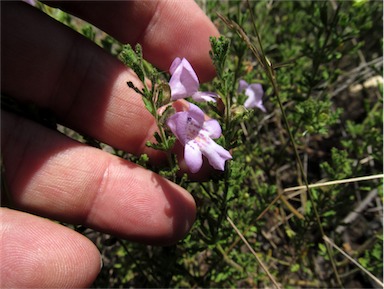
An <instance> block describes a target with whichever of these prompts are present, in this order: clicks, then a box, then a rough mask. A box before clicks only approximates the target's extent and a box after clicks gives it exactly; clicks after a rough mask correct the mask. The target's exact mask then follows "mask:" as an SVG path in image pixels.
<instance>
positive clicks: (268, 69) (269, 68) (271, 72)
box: [247, 0, 344, 288]
mask: <svg viewBox="0 0 384 289" xmlns="http://www.w3.org/2000/svg"><path fill="white" fill-rule="evenodd" d="M247 3H248V7H249V10H250V14H251V18H252V24H253V29H254V31H255V34H256V37H257V42H258V44H259V48H260V52H261V53H260V54H259V55H261V56H262V57H261V60H262V61H261V64H262V65H263V66H264V70H265V71H266V72H267V76H268V78H269V80H270V82H271V84H272V87H273V90H274V94H275V96H276V99H277V102H278V104H279V108H280V111H281V113H282V117H283V121H284V125H285V128H286V130H287V132H288V135H289V139H290V142H291V144H292V147H293V150H294V154H295V158H296V161H297V164H298V166H299V171H300V173H301V175H302V177H303V181H304V184H305V186H306V188H307V192H308V196H309V199H310V202H311V204H312V208H313V212H314V214H315V219H316V222H317V224H318V227H319V230H320V234H321V236H322V238H324V237H325V236H326V235H325V232H324V229H323V226H322V224H321V219H320V215H319V212H318V210H317V206H316V203H315V200H314V198H313V195H312V191H311V189H310V187H309V183H308V179H307V176H306V173H305V171H304V167H303V163H302V161H301V158H300V155H299V152H298V150H297V146H296V142H295V140H294V138H293V135H292V132H291V129H290V126H289V123H288V119H287V116H286V114H285V110H284V107H283V104H282V101H281V99H280V94H279V87H278V85H277V82H276V77H275V73H274V69H273V67H272V64H271V63H270V62H269V61H268V60H267V58H266V57H265V54H264V50H263V46H262V43H261V39H260V35H259V33H258V30H257V28H256V24H255V23H256V22H255V18H254V15H253V11H252V8H251V5H250V4H249V0H247ZM259 55H258V56H259ZM325 246H326V249H327V254H328V256H329V259H330V261H331V264H332V269H333V272H334V274H335V277H336V280H337V283H338V284H339V286H340V287H341V288H344V286H343V284H342V282H341V279H340V276H339V274H338V272H337V268H336V263H335V260H334V258H333V255H332V251H331V248H330V246H329V244H327V242H325Z"/></svg>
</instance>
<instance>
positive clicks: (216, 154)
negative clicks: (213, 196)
mask: <svg viewBox="0 0 384 289" xmlns="http://www.w3.org/2000/svg"><path fill="white" fill-rule="evenodd" d="M202 153H203V155H205V156H206V157H207V159H208V162H209V164H210V165H211V166H212V167H214V168H215V169H217V170H221V171H224V167H225V161H227V160H229V159H232V156H231V154H230V153H229V152H228V151H227V150H226V149H224V148H223V147H222V146H220V145H218V144H217V143H215V142H214V141H212V140H211V141H210V142H209V144H208V145H206V146H205V147H204V149H202Z"/></svg>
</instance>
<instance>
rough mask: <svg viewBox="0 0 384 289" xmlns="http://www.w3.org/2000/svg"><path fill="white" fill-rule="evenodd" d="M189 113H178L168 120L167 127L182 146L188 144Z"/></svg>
mask: <svg viewBox="0 0 384 289" xmlns="http://www.w3.org/2000/svg"><path fill="white" fill-rule="evenodd" d="M187 119H188V113H187V112H177V113H175V114H174V115H172V116H170V117H169V118H168V119H167V125H168V127H169V128H170V129H171V131H172V133H173V134H174V135H175V136H176V137H177V139H178V140H179V141H180V142H181V144H182V145H185V144H186V142H187V129H186V125H187Z"/></svg>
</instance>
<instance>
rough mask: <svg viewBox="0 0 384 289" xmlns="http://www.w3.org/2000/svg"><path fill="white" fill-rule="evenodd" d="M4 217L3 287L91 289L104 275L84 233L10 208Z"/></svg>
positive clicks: (0, 230)
mask: <svg viewBox="0 0 384 289" xmlns="http://www.w3.org/2000/svg"><path fill="white" fill-rule="evenodd" d="M0 216H1V220H2V226H1V228H0V234H1V242H2V244H1V247H2V249H1V250H2V254H1V262H0V266H1V273H0V274H1V278H0V282H1V287H2V288H8V287H20V288H33V287H35V288H37V287H38V288H43V287H47V288H48V287H49V288H64V287H72V288H81V287H88V286H90V285H91V284H92V282H93V281H94V279H95V278H96V276H97V274H98V273H99V272H100V253H99V251H98V250H97V248H96V247H95V246H94V245H93V243H92V242H91V241H89V240H88V239H86V238H85V237H83V236H81V235H80V234H78V233H76V232H74V231H72V230H70V229H69V228H66V227H63V226H60V225H58V224H55V223H53V222H51V221H49V220H46V219H42V218H40V217H36V216H33V215H30V214H27V213H22V212H17V211H13V210H9V209H6V208H1V209H0ZM21 276H22V278H21Z"/></svg>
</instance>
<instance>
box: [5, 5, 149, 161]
mask: <svg viewBox="0 0 384 289" xmlns="http://www.w3.org/2000/svg"><path fill="white" fill-rule="evenodd" d="M1 13H2V21H3V26H2V44H3V45H2V49H1V56H2V75H1V77H2V79H1V80H2V84H1V85H2V93H4V94H7V95H10V96H13V97H15V98H18V99H19V100H21V101H24V102H32V103H36V104H37V105H39V106H41V107H44V108H46V109H47V110H49V111H51V112H52V113H53V114H54V115H55V116H56V117H57V119H58V121H59V122H61V123H63V124H64V125H66V126H69V127H72V128H73V129H75V130H78V131H79V132H82V133H85V134H87V135H88V136H91V137H94V138H96V139H99V140H101V141H102V142H105V143H108V144H110V145H112V146H114V147H116V148H120V149H123V150H126V151H129V152H132V153H134V154H140V153H143V152H147V151H146V146H145V142H146V141H147V140H148V139H150V138H151V136H152V135H153V132H154V131H155V124H154V119H153V117H151V115H150V114H149V113H148V111H147V110H146V109H145V108H144V105H143V104H142V100H141V97H140V96H139V95H138V94H136V93H135V92H133V90H131V89H130V88H128V86H127V84H126V82H127V81H128V80H131V81H133V82H134V83H135V84H136V85H137V86H139V85H140V84H139V83H138V81H137V79H136V78H135V77H134V76H133V75H132V73H130V72H129V71H128V70H127V69H126V68H125V67H124V66H123V65H122V64H121V63H120V62H119V61H118V60H116V59H115V58H113V57H112V56H110V55H108V54H107V53H105V52H104V51H103V50H102V49H101V48H99V47H97V46H95V45H93V44H92V43H90V42H88V41H86V40H85V39H83V37H81V36H80V35H78V34H77V33H75V32H73V31H72V30H70V29H68V28H66V27H64V26H62V25H60V24H59V23H57V22H56V21H54V20H52V19H50V18H49V17H48V16H46V15H45V14H43V13H42V12H40V11H38V10H37V9H35V8H33V7H30V6H29V5H27V4H24V3H15V2H4V3H2V9H1Z"/></svg>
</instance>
